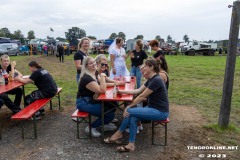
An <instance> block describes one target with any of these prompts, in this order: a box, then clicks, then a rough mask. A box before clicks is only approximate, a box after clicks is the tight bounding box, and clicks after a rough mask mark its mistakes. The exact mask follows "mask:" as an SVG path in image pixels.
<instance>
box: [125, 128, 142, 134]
mask: <svg viewBox="0 0 240 160" xmlns="http://www.w3.org/2000/svg"><path fill="white" fill-rule="evenodd" d="M125 132H127V133H129V128H126V129H125ZM138 133H139V130H138V129H137V134H138Z"/></svg>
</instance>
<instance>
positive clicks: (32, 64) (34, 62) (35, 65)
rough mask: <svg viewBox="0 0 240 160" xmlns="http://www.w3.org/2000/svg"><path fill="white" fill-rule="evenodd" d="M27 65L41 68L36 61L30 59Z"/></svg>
mask: <svg viewBox="0 0 240 160" xmlns="http://www.w3.org/2000/svg"><path fill="white" fill-rule="evenodd" d="M28 66H30V67H35V68H37V69H41V68H42V66H40V65H39V64H38V63H37V62H36V61H31V62H30V63H29V64H28Z"/></svg>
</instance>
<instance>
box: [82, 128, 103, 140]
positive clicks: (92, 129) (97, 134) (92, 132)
mask: <svg viewBox="0 0 240 160" xmlns="http://www.w3.org/2000/svg"><path fill="white" fill-rule="evenodd" d="M89 130H90V129H89V127H88V126H87V127H86V128H85V132H86V133H87V134H89ZM91 134H92V136H93V137H100V136H101V133H100V132H98V131H97V129H96V128H91Z"/></svg>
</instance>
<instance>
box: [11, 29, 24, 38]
mask: <svg viewBox="0 0 240 160" xmlns="http://www.w3.org/2000/svg"><path fill="white" fill-rule="evenodd" d="M12 37H13V38H14V39H22V38H24V35H23V34H22V31H21V30H16V31H14V33H13V36H12Z"/></svg>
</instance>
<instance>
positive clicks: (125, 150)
mask: <svg viewBox="0 0 240 160" xmlns="http://www.w3.org/2000/svg"><path fill="white" fill-rule="evenodd" d="M117 151H118V152H133V151H134V150H131V149H129V148H127V147H126V146H121V147H117Z"/></svg>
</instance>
